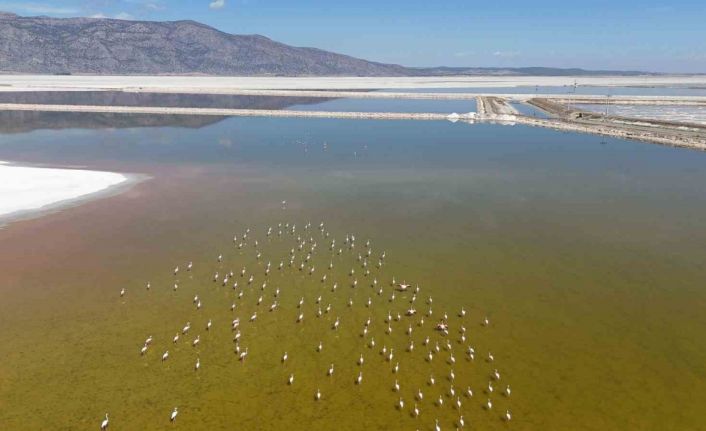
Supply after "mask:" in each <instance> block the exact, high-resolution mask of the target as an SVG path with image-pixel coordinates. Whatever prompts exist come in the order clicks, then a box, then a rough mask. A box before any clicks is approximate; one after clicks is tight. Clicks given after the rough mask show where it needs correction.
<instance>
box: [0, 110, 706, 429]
mask: <svg viewBox="0 0 706 431" xmlns="http://www.w3.org/2000/svg"><path fill="white" fill-rule="evenodd" d="M36 120H37V119H36V118H24V119H23V121H26V122H27V123H26V124H25V126H24V129H22V131H21V132H18V131H17V130H18V129H17V127H18V122H17V121H15V122H14V123H13V124H8V125H7V127H9V128H11V129H12V131H13V133H11V134H3V135H2V139H1V140H0V160H12V161H15V162H27V163H41V164H50V165H59V166H86V167H89V168H91V169H107V170H114V171H118V172H134V173H140V174H144V175H147V176H149V177H150V179H149V180H147V181H143V182H141V183H139V184H137V185H135V186H134V187H133V188H131V189H130V190H128V191H126V192H124V193H122V194H119V195H117V196H113V197H109V198H106V199H101V200H95V201H91V202H88V203H85V204H83V205H81V206H77V207H74V208H68V209H65V210H62V211H59V212H55V213H52V214H48V215H45V216H43V217H41V218H37V219H32V220H25V221H19V222H15V223H12V224H10V225H7V226H5V227H3V228H2V229H1V230H0V294H1V295H2V301H0V328H2V330H1V331H0V357H1V358H2V361H0V429H10V430H25V429H27V430H35V429H67V430H68V429H98V428H99V425H100V422H101V420H102V419H103V416H104V414H105V413H106V412H107V413H109V415H110V429H155V430H159V429H173V428H180V429H190V430H192V429H203V430H211V429H282V428H290V429H322V430H324V429H333V428H336V429H383V428H387V429H434V426H435V421H436V420H438V424H439V426H440V427H441V429H455V428H456V427H457V426H458V425H459V419H460V417H461V416H463V418H464V423H465V426H466V428H468V429H487V430H505V429H517V430H538V429H541V430H547V429H549V430H566V429H581V430H624V429H645V430H652V429H675V430H685V429H689V430H698V429H704V425H703V423H704V420H705V419H706V413H704V411H703V408H702V407H703V405H704V404H705V403H706V365H705V364H706V335H705V334H706V314H704V313H703V310H704V306H706V291H705V290H704V285H705V283H706V266H704V265H703V262H704V258H705V257H706V227H704V225H703V220H705V219H706V187H703V184H706V163H705V162H706V159H705V156H704V154H702V153H699V152H693V151H687V150H679V149H672V148H666V147H660V146H654V145H648V144H640V143H634V142H628V141H621V140H615V139H605V138H599V137H594V136H589V135H575V134H566V133H558V132H553V131H548V130H538V129H530V128H525V127H504V126H495V125H472V126H471V125H466V124H460V123H456V124H451V123H446V122H413V121H342V120H299V119H261V118H247V119H246V118H242V119H241V118H233V119H226V120H223V121H219V122H215V123H213V122H208V123H204V124H201V123H199V119H197V118H193V119H189V120H188V122H186V120H184V121H185V124H178V123H177V124H175V122H174V121H175V120H174V119H169V122H167V123H165V124H167V125H168V126H169V127H164V126H162V127H159V125H160V124H163V123H161V122H162V121H163V120H164V118H159V119H158V120H154V121H153V120H151V119H149V118H140V119H137V118H134V117H132V116H111V117H109V118H106V117H104V116H99V117H95V116H94V117H91V116H89V115H86V116H83V117H82V118H81V119H80V122H79V123H78V124H80V127H79V126H74V127H72V122H73V121H76V116H65V117H61V116H60V115H57V116H48V117H42V118H41V121H40V122H39V124H38V125H36V126H33V125H32V124H31V123H32V121H36ZM92 121H93V123H92ZM131 122H138V123H137V124H139V125H141V126H145V125H151V127H134V125H135V123H131ZM48 124H50V126H47V125H48ZM52 124H53V126H51V125H52ZM57 124H60V125H61V126H60V127H61V128H60V129H55V130H46V129H45V128H46V127H58V126H57ZM91 124H93V126H89V125H91ZM111 124H113V125H114V127H107V128H106V126H110V125H111ZM116 124H120V125H121V127H117V126H116ZM131 124H132V126H131ZM123 126H124V127H125V128H122V127H123ZM127 126H131V127H127ZM282 201H286V204H285V205H284V206H283V204H282ZM309 222H310V223H311V227H310V228H308V229H307V230H304V226H305V225H306V224H307V223H309ZM321 222H324V232H327V233H328V234H329V236H328V237H327V236H326V235H325V233H322V231H321V230H319V224H320V223H321ZM280 223H281V224H282V229H281V230H282V231H283V233H282V235H279V234H278V232H279V230H280V228H279V227H278V226H279V225H280ZM287 224H289V226H290V227H291V226H292V225H295V224H296V226H297V228H296V232H295V233H294V234H292V233H290V230H289V228H286V226H287ZM268 227H272V229H273V232H272V234H271V235H270V236H268V235H267V229H268ZM248 228H249V229H250V233H249V234H248V238H247V239H245V240H243V239H242V235H243V234H244V233H245V231H246V229H248ZM234 235H238V240H237V241H236V242H233V236H234ZM346 235H355V238H356V240H355V248H354V249H353V250H350V249H348V248H346V246H347V244H345V243H344V242H345V239H346ZM297 237H300V238H299V240H298V238H297ZM334 238H335V239H336V247H334V250H330V243H331V241H332V240H333V239H334ZM255 240H257V241H258V246H257V247H256V246H255V245H254V241H255ZM368 240H370V248H371V256H370V258H369V259H368V266H367V268H369V270H370V274H369V275H367V276H366V275H365V274H364V271H365V269H364V268H363V266H362V260H358V254H359V253H360V254H361V255H363V256H364V255H365V254H366V251H367V249H368V248H367V247H366V246H365V244H366V242H367V241H368ZM302 242H303V244H302ZM240 243H243V246H242V248H238V245H239V244H240ZM314 243H316V247H315V251H314V252H312V257H311V258H310V260H309V261H305V258H306V255H307V254H308V253H309V250H310V249H311V247H312V245H313V244H314ZM300 244H302V250H299V249H298V247H299V245H300ZM292 248H294V249H295V254H294V256H295V260H294V264H293V266H292V267H290V266H289V256H291V249H292ZM337 248H341V249H342V252H341V254H338V252H337V250H336V249H337ZM383 251H384V252H385V255H386V257H385V259H384V264H383V265H382V266H381V267H380V268H378V267H377V264H378V262H379V258H380V256H381V253H382V252H383ZM257 252H260V253H261V256H260V258H259V259H258V258H257V257H256V253H257ZM219 255H223V259H222V262H218V260H217V257H218V256H219ZM280 261H282V262H283V263H284V268H283V269H282V270H279V269H278V266H279V263H280ZM188 262H193V269H192V270H191V271H186V265H187V264H188ZM267 262H271V265H272V267H271V270H270V272H269V274H268V275H265V269H266V265H267ZM302 262H304V263H305V266H304V269H303V270H302V271H300V270H299V265H301V263H302ZM331 263H333V268H332V269H330V270H329V269H328V265H330V264H331ZM177 265H179V266H180V271H179V273H178V275H177V276H175V275H174V273H173V271H174V268H175V266H177ZM312 266H313V267H315V270H314V272H313V274H311V275H309V272H308V270H309V268H311V267H312ZM243 268H245V269H246V275H245V276H244V277H240V271H241V270H242V269H243ZM351 269H354V275H353V276H351V275H350V271H351ZM231 270H232V271H233V273H234V276H233V277H232V278H229V280H228V283H226V286H223V285H222V280H223V276H224V275H225V274H226V273H229V272H230V271H231ZM216 272H218V275H219V277H218V281H217V282H213V281H212V279H213V276H214V275H215V273H216ZM251 274H252V275H253V277H254V280H253V282H252V283H251V284H248V279H249V275H251ZM324 274H326V275H327V278H326V280H325V281H323V282H322V277H323V275H324ZM393 278H394V279H395V281H396V282H397V283H399V282H408V283H411V284H412V286H413V287H412V288H410V290H409V291H406V292H397V293H396V297H395V299H394V300H392V301H390V299H391V295H392V292H393V291H394V288H395V286H393V285H392V284H391V282H392V279H393ZM374 279H377V281H378V284H377V287H373V286H372V285H373V280H374ZM353 280H357V281H358V283H357V286H356V287H355V288H353V287H351V284H352V281H353ZM236 281H237V282H238V287H237V288H236V289H233V284H234V283H235V282H236ZM265 281H266V282H267V285H266V287H265V289H264V290H262V283H263V282H265ZM147 282H149V283H150V289H149V290H147V289H146V283H147ZM335 282H337V283H338V286H337V288H336V291H332V286H333V283H335ZM175 283H177V284H178V288H177V290H174V288H173V286H174V284H175ZM417 285H419V287H420V291H419V293H418V295H417V298H416V301H415V302H414V303H411V302H410V301H411V300H412V295H413V290H412V289H413V288H414V287H415V286H417ZM123 288H125V295H124V296H122V297H121V296H120V291H121V289H123ZM380 288H382V289H383V294H382V295H378V289H380ZM276 289H280V293H279V295H278V297H275V296H274V294H275V291H276ZM241 291H242V292H243V295H242V297H240V298H239V297H238V294H239V292H241ZM195 295H198V297H199V300H200V301H201V303H202V304H201V308H200V309H197V307H196V306H195V304H194V301H193V299H194V296H195ZM260 296H262V297H263V300H262V303H261V304H259V305H258V304H257V301H258V299H259V297H260ZM319 296H321V297H322V300H321V304H317V303H316V300H317V298H318V297H319ZM429 297H432V298H433V302H432V303H431V305H429V304H427V302H428V299H429ZM302 298H303V299H304V302H303V304H302V305H301V307H299V301H300V300H301V299H302ZM369 298H370V300H371V305H370V306H367V301H368V299H369ZM349 300H351V301H352V305H351V306H349V305H348V301H349ZM274 301H277V302H278V304H279V306H278V307H277V308H276V310H275V311H272V312H270V311H268V310H269V308H270V306H271V305H272V304H273V302H274ZM233 303H235V304H236V307H235V310H231V306H232V304H233ZM328 304H330V305H331V309H330V311H329V312H328V313H326V312H325V308H326V306H327V305H328ZM412 305H414V306H415V308H416V310H417V313H416V314H415V315H414V316H411V317H410V316H405V311H406V310H407V309H408V308H409V307H410V306H412ZM319 307H321V308H322V310H323V311H322V315H321V316H320V317H317V312H318V308H319ZM429 307H431V309H432V311H433V313H432V315H431V316H427V314H428V311H429ZM462 307H463V309H464V310H465V312H466V313H465V316H464V317H460V311H461V308H462ZM255 312H257V319H256V320H255V321H254V322H250V321H249V319H250V316H252V314H253V313H255ZM388 312H390V313H391V315H392V317H393V318H392V321H391V322H390V328H391V329H392V332H391V333H389V334H388V333H387V328H388V323H387V322H386V319H387V315H388ZM300 313H303V320H302V321H301V322H299V323H298V322H297V319H298V317H299V314H300ZM397 313H400V314H401V317H400V320H399V321H398V320H397V319H396V317H397V316H396V314H397ZM444 313H446V314H447V317H448V319H447V321H448V323H449V326H450V328H449V335H448V336H443V335H442V334H439V333H438V331H435V330H434V328H433V327H434V325H436V323H438V321H439V319H441V318H442V317H443V314H444ZM337 317H338V318H340V326H339V328H338V329H337V330H333V329H332V325H333V322H335V320H336V318H337ZM486 317H487V318H488V321H489V324H488V325H487V326H484V325H483V324H482V323H483V320H484V319H485V318H486ZM235 318H239V319H240V324H239V327H238V330H239V331H240V332H241V336H240V338H239V342H238V343H235V342H234V341H233V338H234V337H235V334H236V332H235V331H233V329H232V321H233V319H235ZM368 318H370V319H371V322H372V323H371V324H370V328H369V332H368V334H366V335H364V336H363V335H362V331H363V329H364V323H365V322H366V320H367V319H368ZM422 318H423V319H424V323H421V319H422ZM209 319H210V320H211V321H212V327H211V329H209V330H207V329H206V325H207V322H208V320H209ZM187 322H190V323H191V329H190V330H189V331H188V333H186V334H182V328H183V327H184V325H185V324H186V323H187ZM410 325H411V327H412V333H411V335H410V334H407V331H408V330H409V327H410ZM462 326H463V327H465V328H466V331H465V333H464V334H465V341H462V340H461V335H462V334H461V332H460V331H461V327H462ZM177 333H179V335H180V339H179V341H178V342H177V343H176V344H175V343H173V341H172V340H173V338H174V336H175V335H176V334H177ZM148 336H152V337H153V340H154V341H153V342H152V344H151V345H150V346H149V348H148V349H147V352H146V353H145V354H144V355H141V354H140V349H141V348H142V346H143V344H144V342H145V339H146V338H147V337H148ZM197 336H198V337H199V340H200V342H199V344H197V346H195V347H194V346H193V345H192V343H193V341H194V339H195V338H196V337H197ZM427 336H428V337H429V338H430V343H429V344H428V345H426V346H425V345H424V340H425V338H426V337H427ZM372 338H374V339H375V346H374V347H371V346H370V344H371V343H370V341H371V339H372ZM447 340H448V341H449V342H450V344H451V349H448V350H447V347H446V341H447ZM410 341H414V348H413V351H412V352H409V351H407V350H408V347H409V343H410ZM319 342H321V343H322V349H321V351H317V347H318V344H319ZM437 342H438V343H439V346H440V348H439V352H438V353H437V352H436V351H435V350H436V349H435V347H436V343H437ZM236 345H238V346H239V348H240V351H241V352H242V351H244V350H245V349H247V351H248V355H247V357H246V358H245V359H244V360H243V361H240V360H239V354H238V353H236V350H235V349H236ZM383 347H385V348H386V350H387V351H388V352H389V349H390V348H392V349H394V356H393V358H392V359H391V360H390V361H388V360H387V357H386V355H387V353H386V354H382V349H383ZM468 347H473V348H474V351H475V357H474V359H473V360H471V359H470V358H469V356H468V353H467V349H468ZM167 350H168V351H169V358H168V359H167V360H166V361H164V362H163V361H162V360H161V357H162V354H163V353H164V352H165V351H167ZM430 351H431V352H433V353H432V360H431V361H429V360H428V359H427V357H428V355H429V353H430ZM285 352H287V354H288V359H287V360H286V361H285V362H284V363H283V362H282V356H283V354H284V353H285ZM452 353H453V357H454V360H453V361H452V360H451V354H452ZM488 353H491V354H492V355H493V358H494V359H493V361H492V362H489V361H488ZM361 354H362V355H363V357H364V364H363V365H362V366H361V365H359V364H358V360H359V357H360V355H361ZM197 358H198V360H199V362H200V369H199V370H198V371H195V369H194V367H195V362H196V360H197ZM332 363H333V364H334V370H335V371H334V373H333V375H332V376H328V375H327V371H328V369H329V367H330V365H331V364H332ZM397 363H399V368H398V370H397V372H396V373H395V372H394V367H395V365H396V364H397ZM495 369H497V370H498V371H499V373H500V376H501V378H500V380H495V379H494V376H493V375H492V374H493V371H494V370H495ZM451 370H453V371H454V378H453V380H452V379H451V377H450V371H451ZM361 372H362V381H361V383H360V384H356V379H357V377H358V375H359V373H361ZM290 375H293V377H294V380H293V383H292V384H291V385H290V384H288V379H289V376H290ZM431 376H433V377H434V379H435V383H434V384H433V385H430V383H429V381H430V377H431ZM395 381H397V383H398V384H399V387H400V389H399V392H396V391H395ZM489 382H492V385H493V387H494V390H493V392H490V391H489V390H488V383H489ZM506 385H510V387H511V395H510V396H506V395H505V394H504V392H505V389H506ZM468 387H470V388H471V389H472V391H473V396H472V397H469V396H468V395H467V393H466V389H467V388H468ZM451 388H453V389H454V395H450V389H451ZM317 390H318V391H319V392H320V394H321V397H320V399H319V400H316V399H315V394H316V392H317ZM418 391H421V392H422V394H423V397H422V398H421V399H418V396H417V395H418ZM440 396H441V398H442V400H443V404H442V405H439V403H438V399H439V397H440ZM400 398H402V400H403V401H404V407H403V408H399V401H400ZM488 399H490V400H491V401H492V404H493V406H492V409H490V410H488V409H487V401H488ZM457 401H460V402H461V406H460V408H459V407H457V405H456V402H457ZM415 403H416V404H417V407H418V409H419V415H418V417H415V416H414V415H413V408H414V405H415ZM174 407H178V408H179V415H178V417H177V419H176V420H175V421H174V423H171V422H170V420H169V416H170V413H171V412H172V409H173V408H174ZM508 410H509V411H510V412H511V415H512V420H510V421H507V420H504V415H505V413H506V411H508Z"/></svg>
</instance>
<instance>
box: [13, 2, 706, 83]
mask: <svg viewBox="0 0 706 431" xmlns="http://www.w3.org/2000/svg"><path fill="white" fill-rule="evenodd" d="M0 10H4V11H10V12H15V13H17V14H19V15H26V16H28V15H49V16H55V17H69V16H100V17H110V18H120V19H147V20H159V21H163V20H181V19H193V20H196V21H200V22H203V23H205V24H208V25H211V26H213V27H216V28H218V29H219V30H222V31H225V32H229V33H241V34H252V33H258V34H262V35H265V36H268V37H270V38H272V39H275V40H278V41H281V42H284V43H288V44H292V45H297V46H314V47H317V48H322V49H327V50H332V51H336V52H341V53H344V54H349V55H353V56H356V57H362V58H366V59H369V60H375V61H382V62H389V63H400V64H404V65H408V66H437V65H446V66H555V67H583V68H590V69H639V70H649V71H662V72H702V73H706V3H704V0H701V1H682V0H676V1H672V2H665V1H661V2H657V1H650V0H647V1H641V2H637V1H615V0H614V1H605V0H593V1H584V0H579V1H571V0H568V1H567V0H562V1H553V0H552V1H547V0H536V1H531V0H523V1H519V0H505V1H494V0H490V1H484V2H479V1H475V0H465V1H462V0H436V1H430V0H426V1H418V0H406V1H401V0H375V1H373V0H358V1H336V0H310V1H307V0H300V1H299V2H292V1H284V0H36V1H27V2H25V1H9V0H8V1H4V0H0Z"/></svg>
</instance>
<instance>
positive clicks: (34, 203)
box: [0, 161, 141, 225]
mask: <svg viewBox="0 0 706 431" xmlns="http://www.w3.org/2000/svg"><path fill="white" fill-rule="evenodd" d="M140 179H141V178H140V177H139V176H137V175H130V174H122V173H116V172H107V171H94V170H83V169H66V168H48V167H34V166H26V165H25V166H19V165H14V164H11V163H8V162H4V161H0V225H2V224H5V223H7V222H10V221H16V220H19V219H26V218H34V217H37V216H40V215H43V214H46V213H47V212H50V211H55V210H57V209H60V208H66V207H69V206H75V205H78V204H79V203H80V202H86V201H88V200H93V199H96V198H99V197H105V196H111V195H114V194H116V193H119V192H120V191H124V190H126V189H127V188H129V187H130V186H132V185H133V184H135V183H136V182H137V181H138V180H140Z"/></svg>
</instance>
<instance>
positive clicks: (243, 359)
mask: <svg viewBox="0 0 706 431" xmlns="http://www.w3.org/2000/svg"><path fill="white" fill-rule="evenodd" d="M247 356H248V347H246V348H245V351H244V352H242V353H241V354H240V356H239V357H238V359H240V361H241V362H243V361H245V358H247Z"/></svg>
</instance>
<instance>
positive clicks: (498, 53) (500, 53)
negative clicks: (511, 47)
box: [493, 51, 520, 58]
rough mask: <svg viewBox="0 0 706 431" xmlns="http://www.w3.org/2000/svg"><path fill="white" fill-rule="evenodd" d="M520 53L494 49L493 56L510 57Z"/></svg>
mask: <svg viewBox="0 0 706 431" xmlns="http://www.w3.org/2000/svg"><path fill="white" fill-rule="evenodd" d="M518 55H520V53H519V52H517V51H495V52H494V53H493V57H502V58H512V57H517V56H518Z"/></svg>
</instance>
